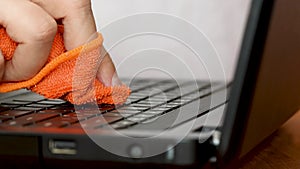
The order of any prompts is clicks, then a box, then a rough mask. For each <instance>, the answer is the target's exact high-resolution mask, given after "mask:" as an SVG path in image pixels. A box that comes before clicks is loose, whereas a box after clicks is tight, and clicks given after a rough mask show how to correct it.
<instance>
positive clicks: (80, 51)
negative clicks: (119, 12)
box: [0, 26, 130, 104]
mask: <svg viewBox="0 0 300 169" xmlns="http://www.w3.org/2000/svg"><path fill="white" fill-rule="evenodd" d="M102 42H103V38H102V36H101V34H98V37H97V38H96V39H95V40H93V41H91V42H89V43H87V44H85V45H82V46H80V47H78V48H75V49H73V50H70V51H66V49H65V47H64V41H63V27H62V26H59V27H58V32H57V34H56V36H55V39H54V42H53V45H52V49H51V52H50V54H49V57H48V61H47V63H46V64H45V66H44V67H43V68H42V70H41V71H40V72H39V73H38V74H37V75H36V76H34V77H33V78H31V79H30V80H27V81H21V82H7V83H6V82H4V83H0V92H2V93H3V92H9V91H13V90H17V89H21V88H27V89H30V90H32V91H33V92H36V93H39V94H41V95H43V96H45V97H46V98H62V99H65V100H67V101H69V102H71V103H73V104H84V103H88V102H94V101H96V102H97V103H98V104H122V103H123V102H125V101H126V99H127V97H128V96H129V94H130V89H129V88H128V87H127V86H125V85H122V86H114V87H106V86H104V85H103V84H102V83H101V82H100V81H98V80H97V79H96V73H97V68H98V66H99V63H100V62H101V58H100V55H101V49H102ZM17 45H18V44H17V43H16V42H14V41H13V40H12V39H10V37H9V36H8V35H7V34H6V31H5V29H4V28H1V27H0V50H1V51H2V54H3V56H4V58H5V59H6V60H10V59H12V57H13V54H14V51H15V49H16V47H17ZM24 57H26V56H25V55H24Z"/></svg>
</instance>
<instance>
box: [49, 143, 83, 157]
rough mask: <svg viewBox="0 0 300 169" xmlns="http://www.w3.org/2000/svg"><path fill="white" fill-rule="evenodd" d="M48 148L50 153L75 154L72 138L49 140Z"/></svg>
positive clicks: (75, 149) (75, 148) (75, 146)
mask: <svg viewBox="0 0 300 169" xmlns="http://www.w3.org/2000/svg"><path fill="white" fill-rule="evenodd" d="M49 150H50V152H51V153H52V154H65V155H75V154H76V153H77V145H76V142H75V141H72V140H49Z"/></svg>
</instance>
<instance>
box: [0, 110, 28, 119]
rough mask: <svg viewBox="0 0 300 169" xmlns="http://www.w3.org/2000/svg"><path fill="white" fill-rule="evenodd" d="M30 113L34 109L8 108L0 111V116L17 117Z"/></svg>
mask: <svg viewBox="0 0 300 169" xmlns="http://www.w3.org/2000/svg"><path fill="white" fill-rule="evenodd" d="M30 113H32V111H26V110H24V111H23V110H8V111H4V112H0V116H6V117H13V118H17V117H20V116H24V115H27V114H30Z"/></svg>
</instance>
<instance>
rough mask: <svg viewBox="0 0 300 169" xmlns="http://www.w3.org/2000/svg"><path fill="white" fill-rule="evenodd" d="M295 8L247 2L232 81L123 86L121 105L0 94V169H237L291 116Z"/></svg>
mask: <svg viewBox="0 0 300 169" xmlns="http://www.w3.org/2000/svg"><path fill="white" fill-rule="evenodd" d="M299 5H300V4H299V2H295V1H284V0H276V1H270V0H253V1H252V7H251V10H250V13H249V17H248V22H247V26H246V30H245V33H244V38H243V43H242V45H241V49H240V57H239V61H238V64H237V68H236V73H235V78H234V80H233V81H232V82H226V83H225V82H221V81H201V80H178V79H177V80H174V79H173V80H172V79H146V78H145V79H142V78H134V79H124V83H126V84H128V85H129V86H130V88H131V89H132V93H131V95H130V96H129V98H128V100H127V102H126V103H124V105H97V104H92V103H91V104H85V105H72V104H70V103H68V102H65V101H63V100H59V99H46V98H44V97H42V96H40V95H37V94H35V93H32V92H29V91H27V90H19V91H15V92H11V93H6V94H1V95H0V103H1V104H0V161H1V163H0V166H1V168H108V167H111V168H116V167H119V168H140V167H141V168H142V167H143V168H153V167H156V168H165V167H170V168H185V167H187V168H190V167H193V168H201V167H203V166H210V167H217V168H218V167H220V168H223V167H231V166H233V165H234V164H237V163H236V162H237V161H238V160H240V159H241V158H243V157H244V156H245V155H246V154H247V153H249V152H250V151H251V150H252V149H253V148H254V147H255V146H257V145H258V144H259V143H261V142H262V141H263V140H264V139H265V138H267V137H268V136H269V135H271V134H272V133H273V132H274V131H275V130H276V129H277V128H278V127H279V126H281V125H282V124H283V123H284V122H285V121H286V120H287V119H288V118H289V117H290V116H292V115H293V113H294V112H296V111H297V110H298V109H299V106H300V78H299V76H298V73H297V71H298V70H299V67H300V57H299V56H298V55H299V53H300V52H299V48H298V44H300V31H299V30H300V24H299V22H297V21H299V19H300V12H299V10H298V9H297V7H298V6H299Z"/></svg>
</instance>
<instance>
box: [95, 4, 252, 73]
mask: <svg viewBox="0 0 300 169" xmlns="http://www.w3.org/2000/svg"><path fill="white" fill-rule="evenodd" d="M92 2H93V10H94V15H95V18H96V22H97V27H98V30H99V31H101V30H103V34H104V38H105V41H104V44H105V46H106V48H108V50H109V52H110V54H111V56H112V58H113V60H114V62H115V64H116V67H117V69H118V73H119V75H120V76H121V77H132V76H135V75H136V74H139V73H140V74H139V75H140V76H146V77H149V76H150V77H164V76H165V75H167V76H172V77H175V78H191V77H194V78H197V79H199V78H216V79H220V78H222V75H220V74H219V73H215V72H214V70H216V72H219V70H220V69H221V66H222V65H223V66H224V73H225V77H226V78H227V79H231V78H232V77H233V74H234V70H235V64H236V61H237V57H238V53H239V48H240V44H241V40H242V35H243V31H244V26H245V23H246V19H247V16H248V10H249V7H250V0H225V1H220V0H93V1H92ZM149 12H151V13H152V12H154V13H161V14H167V15H168V16H170V17H171V16H173V17H174V18H176V17H178V18H181V19H183V20H184V21H186V23H190V24H192V25H194V26H195V27H196V28H197V29H199V30H200V31H201V32H202V33H203V34H205V36H207V38H208V39H209V40H210V41H211V43H212V44H213V46H214V47H215V49H216V51H217V53H218V54H219V56H220V59H221V63H222V65H220V64H214V62H215V61H212V64H206V63H204V64H206V65H204V64H203V63H200V62H199V60H201V58H200V59H199V58H197V57H203V58H205V59H206V60H208V61H206V62H210V61H209V59H211V58H210V57H211V56H208V55H207V56H195V55H194V54H193V53H192V52H191V51H189V50H187V49H186V48H185V47H184V46H183V45H182V44H178V42H176V41H174V39H170V38H166V37H157V36H154V35H144V36H139V37H135V38H129V39H127V40H124V41H122V43H119V44H117V45H115V43H116V40H117V39H115V40H114V41H113V42H112V39H114V38H117V37H120V36H117V34H118V33H120V32H121V33H122V31H123V29H130V27H128V28H124V27H123V26H122V24H120V25H121V26H120V27H118V28H117V29H116V28H115V27H116V25H118V24H115V23H118V22H122V20H124V18H126V17H127V16H132V15H136V14H143V13H149ZM121 18H123V19H121ZM133 19H135V18H133ZM129 24H131V28H132V29H135V28H136V27H138V26H141V25H144V26H146V27H147V26H148V25H149V26H148V27H151V25H153V24H157V23H156V21H155V20H151V19H149V20H147V19H145V20H143V18H141V20H139V19H137V21H136V23H134V22H133V23H132V22H129ZM167 24H168V23H167V22H166V23H162V24H161V25H159V26H161V28H162V29H163V30H164V31H165V30H166V29H167V30H169V31H170V32H172V31H173V32H175V33H176V31H177V32H178V30H181V32H182V33H183V34H184V36H186V37H188V38H187V39H188V40H186V41H187V42H185V43H187V44H191V46H194V45H198V43H199V41H197V40H198V39H199V37H198V36H195V35H193V34H192V32H193V31H189V30H188V29H186V26H184V25H181V24H179V25H178V27H176V28H174V27H168V25H167ZM111 25H115V26H111ZM190 26H191V25H190ZM114 36H115V37H114ZM197 38H198V39H197ZM113 45H115V46H114V47H113V48H112V46H113ZM198 46H199V45H198ZM200 48H201V46H200ZM203 50H205V49H204V48H203ZM205 59H204V60H205ZM205 66H209V67H210V68H209V71H210V72H209V73H207V70H208V69H207V67H205ZM142 69H146V71H144V72H143V73H141V70H142ZM222 70H223V69H222ZM223 75H224V74H223Z"/></svg>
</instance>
